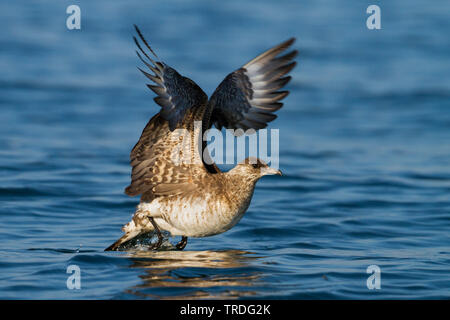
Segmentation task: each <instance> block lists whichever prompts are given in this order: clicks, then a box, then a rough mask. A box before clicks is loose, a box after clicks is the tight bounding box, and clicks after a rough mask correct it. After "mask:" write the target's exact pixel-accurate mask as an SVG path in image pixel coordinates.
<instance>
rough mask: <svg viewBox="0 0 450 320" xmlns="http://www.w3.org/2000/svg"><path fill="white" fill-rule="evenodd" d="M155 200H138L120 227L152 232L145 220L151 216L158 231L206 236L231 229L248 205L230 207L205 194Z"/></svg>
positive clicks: (188, 235) (147, 221)
mask: <svg viewBox="0 0 450 320" xmlns="http://www.w3.org/2000/svg"><path fill="white" fill-rule="evenodd" d="M159 199H160V198H156V199H155V200H153V201H152V202H141V203H140V204H139V205H138V207H137V210H136V213H135V215H134V216H133V219H132V220H131V221H130V222H129V223H128V224H127V225H125V226H124V228H123V231H125V232H133V233H135V232H137V231H138V232H139V233H142V232H148V231H152V230H153V229H154V228H153V225H152V224H151V222H150V220H149V219H148V217H152V218H154V221H155V222H156V224H157V225H158V227H159V228H160V229H161V230H165V231H168V232H170V233H171V235H172V236H187V237H207V236H212V235H216V234H220V233H222V232H225V231H227V230H229V229H230V228H232V227H233V226H234V225H235V224H236V223H238V222H239V220H240V219H241V218H242V216H243V214H244V213H245V211H246V210H247V207H248V205H246V206H244V207H242V208H238V209H235V210H232V209H231V208H230V207H229V206H228V205H225V204H223V203H220V202H218V201H215V202H214V200H212V199H211V196H209V195H207V194H206V195H205V194H204V195H202V197H201V198H198V199H195V198H194V199H192V198H191V199H189V203H188V202H187V201H186V200H185V199H183V197H174V198H173V200H172V201H170V205H167V204H166V203H165V202H163V201H160V200H159ZM135 221H137V222H135Z"/></svg>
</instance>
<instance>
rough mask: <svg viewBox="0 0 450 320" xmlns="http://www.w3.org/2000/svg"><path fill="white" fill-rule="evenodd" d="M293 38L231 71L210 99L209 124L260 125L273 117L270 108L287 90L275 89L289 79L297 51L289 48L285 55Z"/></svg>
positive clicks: (276, 107)
mask: <svg viewBox="0 0 450 320" xmlns="http://www.w3.org/2000/svg"><path fill="white" fill-rule="evenodd" d="M294 41H295V39H294V38H291V39H289V40H287V41H285V42H283V43H281V44H279V45H278V46H275V47H273V48H271V49H269V50H267V51H266V52H264V53H262V54H261V55H259V56H257V57H256V58H254V59H253V60H251V61H250V62H248V63H247V64H245V65H244V66H243V67H241V68H239V69H237V70H236V71H234V72H232V73H230V74H229V75H228V76H227V77H226V78H225V79H224V80H223V81H222V83H221V84H220V85H219V86H218V87H217V89H216V90H215V91H214V93H213V95H212V96H211V98H210V100H209V102H208V103H209V107H210V108H211V109H212V115H211V121H210V123H209V126H211V125H212V124H214V125H215V126H216V127H217V128H218V129H221V128H222V127H226V128H229V129H237V128H241V129H244V130H247V129H250V128H252V129H261V128H265V127H266V126H267V123H268V122H270V121H273V120H274V119H275V118H276V115H274V114H273V113H272V112H275V111H277V110H278V109H280V108H281V107H282V106H283V104H282V103H281V102H280V101H281V100H282V99H284V98H285V97H286V96H287V95H288V94H289V92H288V91H278V90H279V89H281V88H283V87H284V86H285V85H286V84H287V83H288V82H289V81H290V80H291V77H290V76H285V75H286V74H288V73H289V72H290V71H291V70H292V69H293V68H294V67H295V65H296V62H295V61H292V60H293V59H294V58H295V57H296V56H297V54H298V52H297V50H292V51H290V52H288V53H286V54H284V55H280V54H282V53H283V52H285V51H286V50H287V49H288V48H289V47H290V46H291V45H292V44H293V43H294Z"/></svg>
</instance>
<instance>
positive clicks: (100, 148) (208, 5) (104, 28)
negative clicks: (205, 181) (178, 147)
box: [0, 0, 450, 299]
mask: <svg viewBox="0 0 450 320" xmlns="http://www.w3.org/2000/svg"><path fill="white" fill-rule="evenodd" d="M74 2H75V1H73V2H72V1H40V2H39V3H37V2H33V3H30V2H29V1H3V2H0V21H2V26H1V29H0V70H1V72H0V111H1V113H0V114H1V116H0V227H1V229H0V298H2V299H55V298H57V299H111V298H112V299H129V298H131V299H134V298H137V299H141V298H144V299H170V298H277V299H278V298H281V299H305V298H306V299H310V298H314V299H315V298H318V299H381V298H384V299H386V298H388V299H389V298H398V299H406V298H425V299H449V298H450V271H449V270H450V236H449V234H450V232H449V231H450V37H449V33H450V19H449V13H450V3H449V2H448V1H443V0H442V1H433V3H424V2H423V1H419V0H410V1H403V2H402V3H400V1H395V3H394V2H393V1H371V2H369V1H358V2H355V1H317V0H314V1H276V2H275V1H258V2H257V3H256V2H254V1H245V2H243V1H196V2H195V3H194V2H188V1H181V0H180V1H170V3H169V1H148V2H145V4H144V2H142V1H137V0H135V1H121V2H119V1H106V0H105V1H76V4H78V5H80V7H81V11H82V12H81V13H82V22H81V26H82V29H81V30H80V31H69V30H67V28H66V21H65V20H66V17H67V14H66V12H65V11H66V8H67V6H68V5H70V4H73V3H74ZM370 4H378V5H379V6H380V7H381V13H382V14H381V18H382V20H381V23H382V29H381V30H368V29H367V28H366V22H365V20H366V18H367V17H368V15H367V14H366V8H367V6H368V5H370ZM134 23H135V24H138V25H139V26H140V28H141V29H142V30H143V32H144V34H145V35H146V36H147V38H148V39H149V40H150V41H151V43H152V45H153V47H154V48H155V50H157V52H158V54H159V56H160V57H162V58H163V59H164V60H165V61H166V62H167V63H168V64H169V65H171V66H172V67H174V68H176V69H177V70H178V71H179V72H180V73H182V74H183V75H186V76H189V77H191V78H192V79H194V80H195V81H196V82H197V83H198V84H199V85H200V86H201V87H202V88H204V90H205V92H206V93H207V94H211V93H212V92H213V90H214V89H215V87H216V86H217V84H218V83H219V82H220V81H221V80H222V79H223V77H224V76H225V75H226V74H227V73H228V72H230V71H232V70H233V69H235V68H237V67H239V66H241V65H242V64H243V63H245V62H247V61H248V60H249V59H251V58H253V57H254V56H255V55H256V54H257V53H259V52H261V51H263V50H264V49H267V48H268V47H270V46H271V45H274V44H277V43H279V42H280V41H282V40H285V39H287V38H289V37H290V36H295V37H297V42H296V45H295V46H296V48H297V49H298V50H299V51H300V55H299V57H298V62H299V65H298V67H297V68H296V69H294V71H293V73H292V75H293V81H292V82H291V83H290V84H289V85H288V89H289V90H290V91H291V94H290V95H289V96H288V97H287V98H286V100H285V102H286V103H285V106H284V107H283V109H281V110H280V111H279V112H278V116H279V117H278V119H277V120H276V121H274V122H272V123H271V128H278V129H280V168H281V169H282V170H283V172H284V174H285V175H284V176H283V177H278V176H277V177H265V178H263V179H262V180H261V181H260V182H259V183H258V185H257V188H256V191H255V195H254V198H253V201H252V204H251V206H250V208H249V210H248V212H247V213H246V215H245V216H244V218H243V219H242V220H241V222H240V223H239V224H238V225H237V226H236V227H234V228H233V229H231V230H230V231H228V232H226V233H224V234H221V235H218V236H214V237H210V238H203V239H190V242H189V244H188V246H187V248H186V249H185V251H183V252H173V251H162V252H157V253H151V252H142V251H141V252H139V251H136V250H134V251H130V252H113V253H104V252H103V249H104V248H105V247H106V246H108V245H110V244H111V243H112V242H113V241H114V240H116V239H117V238H118V237H119V236H120V235H121V231H120V228H121V226H122V225H123V224H124V223H126V222H127V221H128V220H129V218H130V216H131V214H132V213H133V210H134V208H135V206H136V205H137V203H138V198H129V197H127V196H126V195H124V194H123V189H124V187H126V186H127V185H128V183H129V179H130V178H129V175H130V169H131V168H130V167H129V165H128V156H129V151H130V150H131V148H132V147H133V145H134V144H135V142H136V141H137V140H138V138H139V136H140V133H141V130H142V128H143V127H144V126H145V124H146V122H147V120H148V119H149V118H150V117H151V116H152V115H153V114H154V113H156V112H157V111H158V109H159V108H158V107H157V106H156V105H155V104H154V103H153V101H152V98H153V94H152V93H151V92H150V91H149V90H148V89H147V88H146V87H145V82H146V81H145V79H144V77H143V76H142V75H141V74H139V72H138V70H137V69H136V66H137V65H139V61H138V59H137V57H136V56H135V53H134V49H135V48H134V44H133V41H132V38H131V37H132V35H133V27H132V25H133V24H134ZM373 264H375V265H378V266H379V267H380V269H381V289H378V290H377V289H374V290H369V289H368V288H367V286H366V280H367V278H368V276H369V274H367V273H366V269H367V267H368V266H369V265H373ZM69 265H77V266H79V268H80V270H81V289H80V290H69V289H67V286H66V280H67V278H68V276H69V274H67V273H66V269H67V267H68V266H69Z"/></svg>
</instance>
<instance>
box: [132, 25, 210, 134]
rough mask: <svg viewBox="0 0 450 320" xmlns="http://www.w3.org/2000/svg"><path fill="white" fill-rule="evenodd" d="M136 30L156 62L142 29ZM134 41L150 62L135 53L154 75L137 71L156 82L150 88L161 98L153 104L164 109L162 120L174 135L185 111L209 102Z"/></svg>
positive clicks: (195, 88) (191, 85)
mask: <svg viewBox="0 0 450 320" xmlns="http://www.w3.org/2000/svg"><path fill="white" fill-rule="evenodd" d="M134 27H135V28H136V32H137V34H138V35H139V37H140V39H141V40H142V42H143V43H144V44H145V46H146V47H147V48H148V49H149V50H150V52H151V53H152V54H153V55H154V56H155V58H158V56H157V55H156V54H155V53H154V51H153V50H152V48H151V47H150V46H149V44H148V43H147V41H146V40H145V38H144V37H143V35H142V33H141V31H140V30H139V28H138V27H137V26H134ZM133 39H134V42H135V43H136V45H137V47H138V49H139V51H141V53H142V54H143V55H144V56H145V57H146V58H147V59H148V60H149V61H145V60H144V59H143V58H142V56H141V54H140V53H139V51H136V53H137V55H138V57H139V59H141V60H142V62H143V63H144V64H145V65H146V66H147V67H148V68H149V69H150V70H151V71H153V73H154V74H150V73H148V72H146V71H144V70H142V69H141V68H138V69H139V70H140V71H141V72H142V73H143V74H144V75H145V76H146V77H147V78H149V79H150V80H152V81H153V82H154V84H148V85H147V86H148V87H149V88H150V89H151V90H152V91H153V92H155V93H156V94H157V95H158V96H157V97H156V98H154V100H155V102H156V103H157V104H159V105H160V106H161V112H160V113H161V116H162V117H163V119H165V120H167V121H168V122H169V128H170V130H171V131H173V130H174V129H175V127H176V126H177V125H178V124H179V123H180V122H181V121H182V120H183V118H184V115H185V114H186V111H187V110H188V109H189V108H192V107H196V106H200V105H202V104H204V102H205V101H206V100H207V96H206V94H205V93H204V92H203V90H202V89H201V88H200V87H199V86H198V85H197V84H196V83H195V82H194V81H192V80H191V79H189V78H186V77H183V76H182V75H180V74H179V73H178V72H177V71H176V70H175V69H173V68H171V67H169V66H168V65H167V64H165V63H164V62H161V61H154V60H153V59H152V58H150V56H149V55H148V54H147V53H146V52H145V51H144V50H143V49H142V47H141V45H140V44H139V41H138V40H137V39H136V37H133Z"/></svg>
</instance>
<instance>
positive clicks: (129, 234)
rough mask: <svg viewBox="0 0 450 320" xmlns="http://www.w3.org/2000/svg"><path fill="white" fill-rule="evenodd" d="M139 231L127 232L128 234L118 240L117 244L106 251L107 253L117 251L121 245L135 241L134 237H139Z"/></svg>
mask: <svg viewBox="0 0 450 320" xmlns="http://www.w3.org/2000/svg"><path fill="white" fill-rule="evenodd" d="M139 233H140V232H139V231H138V230H134V231H131V232H127V233H126V234H124V235H123V236H122V237H121V238H120V239H119V240H117V241H116V242H114V243H113V244H112V245H110V246H109V247H108V248H106V249H105V251H115V250H117V249H118V248H119V247H120V245H121V244H123V243H125V242H127V241H129V240H131V239H133V238H134V237H136V236H137V235H139Z"/></svg>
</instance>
